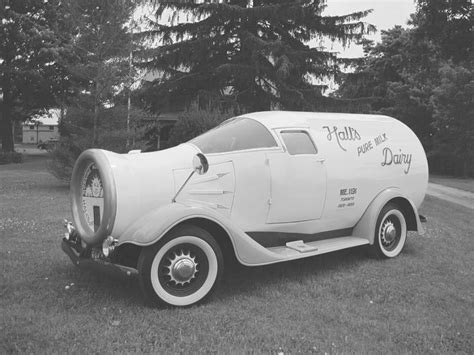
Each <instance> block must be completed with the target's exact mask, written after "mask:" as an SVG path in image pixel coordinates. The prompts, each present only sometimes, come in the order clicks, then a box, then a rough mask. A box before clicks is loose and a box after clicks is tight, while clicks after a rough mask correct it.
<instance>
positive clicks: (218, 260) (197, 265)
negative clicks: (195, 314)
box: [138, 225, 223, 307]
mask: <svg viewBox="0 0 474 355" xmlns="http://www.w3.org/2000/svg"><path fill="white" fill-rule="evenodd" d="M138 271H139V280H140V287H141V289H142V291H143V293H144V295H145V297H146V298H147V299H149V300H150V301H152V302H153V303H161V304H163V303H164V304H168V305H171V306H178V307H183V306H190V305H193V304H195V303H199V302H201V301H203V300H204V299H206V297H208V296H209V295H210V294H211V293H212V291H213V290H214V289H215V286H216V285H217V283H218V282H219V281H220V279H221V277H222V273H223V257H222V252H221V250H220V248H219V245H218V244H217V242H216V241H215V239H214V238H213V237H212V236H211V235H210V234H209V233H208V232H207V231H205V230H204V229H202V228H199V227H196V226H192V225H183V226H180V227H178V228H176V229H175V230H173V231H172V232H170V233H168V234H167V235H166V236H165V237H164V238H163V239H161V240H160V241H159V242H158V243H156V244H154V245H152V246H150V247H147V248H144V249H143V250H142V252H141V254H140V257H139V260H138Z"/></svg>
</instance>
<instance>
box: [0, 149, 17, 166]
mask: <svg viewBox="0 0 474 355" xmlns="http://www.w3.org/2000/svg"><path fill="white" fill-rule="evenodd" d="M22 162H23V154H21V153H18V152H0V165H2V164H11V163H15V164H19V163H22Z"/></svg>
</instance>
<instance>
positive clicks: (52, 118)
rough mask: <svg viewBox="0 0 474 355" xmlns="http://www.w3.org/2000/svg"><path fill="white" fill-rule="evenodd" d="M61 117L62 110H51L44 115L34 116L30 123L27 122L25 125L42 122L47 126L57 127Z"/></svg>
mask: <svg viewBox="0 0 474 355" xmlns="http://www.w3.org/2000/svg"><path fill="white" fill-rule="evenodd" d="M60 115H61V110H60V109H58V108H52V109H49V110H48V111H47V112H46V113H44V114H39V115H34V116H32V117H31V118H30V119H29V120H28V121H26V122H25V125H30V124H35V123H36V122H40V124H43V125H45V126H57V125H58V124H59V117H60Z"/></svg>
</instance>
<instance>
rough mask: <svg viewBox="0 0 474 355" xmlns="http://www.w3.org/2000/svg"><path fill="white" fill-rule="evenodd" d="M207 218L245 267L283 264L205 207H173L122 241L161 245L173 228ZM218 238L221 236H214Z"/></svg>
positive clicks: (140, 221) (136, 227) (139, 223)
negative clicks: (229, 244) (219, 228)
mask: <svg viewBox="0 0 474 355" xmlns="http://www.w3.org/2000/svg"><path fill="white" fill-rule="evenodd" d="M194 218H204V219H207V220H210V221H212V222H214V223H216V224H218V225H219V226H221V227H222V228H223V229H224V230H225V231H226V233H227V235H228V236H229V238H230V240H231V242H232V246H233V247H234V250H235V256H236V258H237V260H238V261H239V262H240V263H242V264H244V265H260V264H269V263H274V262H277V261H281V260H280V258H278V257H277V256H276V255H275V254H274V253H271V252H270V251H268V250H267V249H266V248H264V247H262V246H261V245H260V244H258V243H257V242H255V241H254V240H253V239H252V238H250V237H249V236H248V235H247V234H246V233H244V232H243V231H242V230H241V229H240V228H238V227H237V226H235V225H234V224H233V223H232V222H231V221H230V220H229V219H228V218H226V217H224V216H223V215H222V214H219V213H217V212H215V211H213V210H212V209H210V208H208V207H204V206H188V205H183V204H180V203H172V204H169V205H166V206H163V207H160V208H158V209H156V210H153V211H151V212H150V213H148V214H147V215H145V216H143V217H141V218H140V219H138V220H137V221H136V222H135V223H133V224H132V225H131V226H130V227H128V228H127V229H126V230H125V232H124V233H122V235H120V236H119V237H118V240H119V244H118V245H123V244H126V243H131V244H134V245H138V246H142V247H145V246H149V245H152V244H154V243H156V242H157V241H159V240H160V239H161V238H163V236H165V235H166V233H168V232H169V231H170V230H171V229H172V228H173V227H175V226H177V225H178V224H180V223H183V222H185V221H187V220H190V219H194ZM214 237H216V238H217V237H218V236H214Z"/></svg>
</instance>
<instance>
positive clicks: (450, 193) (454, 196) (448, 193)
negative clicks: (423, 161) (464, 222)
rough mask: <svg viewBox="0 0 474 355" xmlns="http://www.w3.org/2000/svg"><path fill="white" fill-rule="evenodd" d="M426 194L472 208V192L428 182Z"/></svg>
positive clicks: (473, 203)
mask: <svg viewBox="0 0 474 355" xmlns="http://www.w3.org/2000/svg"><path fill="white" fill-rule="evenodd" d="M427 194H428V195H431V196H434V197H437V198H440V199H443V200H446V201H449V202H452V203H456V204H458V205H461V206H464V207H467V208H470V209H473V210H474V193H472V192H469V191H464V190H460V189H455V188H453V187H448V186H444V185H439V184H433V183H431V182H430V183H429V184H428V191H427Z"/></svg>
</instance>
